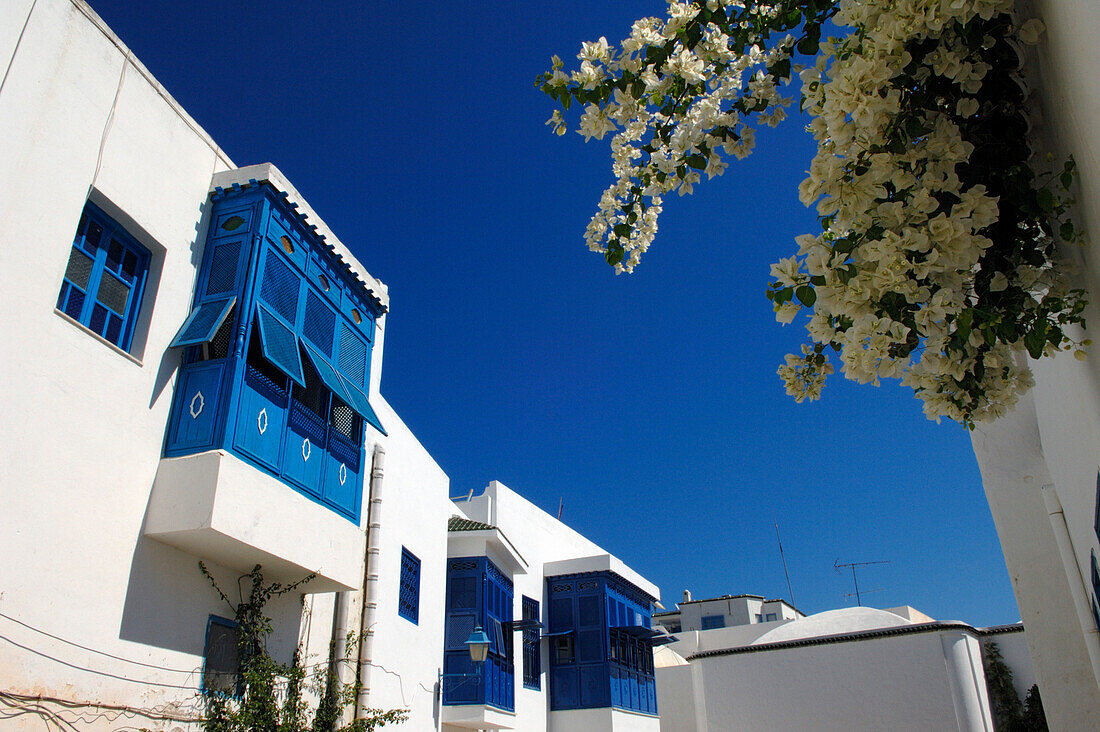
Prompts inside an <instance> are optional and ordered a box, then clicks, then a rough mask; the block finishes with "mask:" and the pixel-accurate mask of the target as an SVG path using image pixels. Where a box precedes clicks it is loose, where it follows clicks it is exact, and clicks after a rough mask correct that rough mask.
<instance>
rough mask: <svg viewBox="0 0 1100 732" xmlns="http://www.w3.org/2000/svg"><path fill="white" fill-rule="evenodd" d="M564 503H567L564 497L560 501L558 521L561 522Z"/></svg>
mask: <svg viewBox="0 0 1100 732" xmlns="http://www.w3.org/2000/svg"><path fill="white" fill-rule="evenodd" d="M564 503H565V498H564V497H562V498H559V499H558V521H561V509H562V508H563V506H564Z"/></svg>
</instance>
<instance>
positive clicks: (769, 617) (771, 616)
mask: <svg viewBox="0 0 1100 732" xmlns="http://www.w3.org/2000/svg"><path fill="white" fill-rule="evenodd" d="M775 619H776V615H775V613H768V614H767V615H765V616H764V620H766V621H767V622H769V623H770V622H772V621H773V620H775Z"/></svg>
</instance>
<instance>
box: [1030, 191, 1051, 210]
mask: <svg viewBox="0 0 1100 732" xmlns="http://www.w3.org/2000/svg"><path fill="white" fill-rule="evenodd" d="M1035 202H1036V203H1038V204H1039V208H1041V209H1043V211H1045V212H1047V213H1050V212H1051V211H1053V210H1054V194H1053V193H1051V192H1050V189H1049V188H1040V189H1039V190H1037V191H1035Z"/></svg>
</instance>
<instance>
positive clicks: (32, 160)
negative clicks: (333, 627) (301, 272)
mask: <svg viewBox="0 0 1100 732" xmlns="http://www.w3.org/2000/svg"><path fill="white" fill-rule="evenodd" d="M30 7H31V4H30V3H22V2H20V3H13V2H5V3H3V4H2V5H0V28H2V29H3V31H2V32H3V36H0V37H2V38H3V41H2V42H3V44H4V45H3V51H4V56H3V58H2V63H3V64H4V65H5V67H6V66H7V64H8V63H9V61H10V63H11V68H10V71H9V73H8V76H7V79H6V81H5V83H4V86H3V89H2V90H0V169H2V170H4V171H5V175H4V176H3V182H2V183H0V186H2V191H0V192H2V195H0V240H3V241H4V246H2V247H0V307H2V308H3V310H4V312H5V313H6V316H5V317H4V318H0V336H2V338H3V340H4V342H5V343H6V344H8V345H7V346H6V347H5V349H4V353H5V356H4V359H3V360H4V363H5V376H4V378H3V379H0V404H3V405H4V415H3V417H2V418H0V438H2V439H0V445H3V447H2V448H0V492H2V500H3V503H4V506H5V514H4V515H5V530H4V531H0V554H2V555H3V556H5V557H7V558H9V561H7V562H5V563H4V566H3V568H2V569H0V588H2V590H0V612H2V613H3V614H4V615H6V616H9V617H10V618H15V619H18V620H20V621H22V622H25V623H27V624H29V625H32V626H33V627H35V628H37V629H39V630H41V631H44V632H45V633H50V634H52V635H54V636H57V637H58V638H62V639H68V640H73V641H76V642H79V643H80V644H82V645H84V646H87V647H88V648H91V649H95V650H97V651H101V652H103V653H109V654H112V655H115V656H119V657H122V658H125V659H131V660H133V661H139V662H141V663H143V664H149V666H154V667H165V669H160V668H150V667H149V666H143V665H138V664H136V663H127V662H123V661H119V660H115V659H113V658H110V657H108V656H105V655H102V653H93V652H91V651H86V650H84V649H80V648H76V647H74V646H71V645H68V644H66V643H64V642H62V641H61V640H57V639H54V638H50V637H48V636H46V635H44V634H42V633H39V632H35V631H33V630H30V629H29V628H26V627H24V626H21V625H17V624H16V623H14V622H13V621H11V620H9V619H7V618H0V627H2V628H3V635H5V636H6V637H8V638H10V639H11V640H12V641H13V642H14V643H18V644H20V645H22V646H25V647H26V649H27V650H25V649H24V648H19V647H17V646H16V645H14V644H13V643H0V678H3V679H4V687H5V688H6V689H7V690H10V691H15V692H20V693H26V694H42V695H45V696H52V697H61V698H64V699H67V700H75V701H90V700H94V701H97V702H100V703H104V704H123V705H130V706H139V707H145V708H151V707H154V706H156V707H160V706H161V705H163V704H165V703H175V702H178V703H179V704H181V705H182V707H183V709H182V711H183V712H184V713H187V712H189V711H190V710H191V709H193V707H194V704H193V702H194V689H195V688H196V687H197V684H198V682H199V678H198V675H197V673H195V671H197V669H199V668H200V667H201V663H202V661H201V654H202V650H203V643H204V639H205V638H204V636H205V627H206V621H207V616H208V615H209V614H211V613H216V614H220V615H223V616H224V615H231V610H229V609H228V608H225V607H223V606H221V604H220V601H219V600H218V598H217V597H216V596H215V595H214V594H213V590H212V589H211V588H210V587H209V585H208V584H207V583H206V580H205V579H204V578H203V577H202V576H201V575H200V574H199V571H198V569H197V566H196V559H195V558H194V557H191V556H189V555H185V554H183V553H181V552H178V551H176V550H174V549H170V548H168V547H166V546H163V545H160V544H157V543H156V542H152V541H149V540H146V539H143V538H142V537H141V529H142V521H143V517H144V513H145V506H146V502H147V500H148V496H149V488H150V486H151V484H152V480H153V476H154V474H155V472H156V468H157V463H158V460H159V458H160V452H161V443H162V440H163V437H164V430H165V425H166V424H167V419H168V409H169V405H170V402H171V398H172V388H173V376H174V371H175V367H176V360H175V359H176V356H175V354H171V353H167V354H166V352H165V349H166V346H167V344H168V341H169V340H170V339H171V338H172V336H173V335H174V333H175V331H176V329H178V328H179V325H180V323H181V322H182V320H183V318H184V317H185V316H186V315H187V312H188V310H189V307H190V301H191V295H192V287H193V285H194V274H195V262H196V261H197V259H198V257H199V256H200V253H199V252H198V247H199V242H200V241H201V238H200V236H201V229H202V228H203V227H204V226H205V221H204V220H203V213H204V212H203V209H202V205H203V202H204V201H205V199H206V188H207V185H208V183H209V180H210V175H211V174H212V173H213V172H214V171H215V170H220V169H225V168H227V167H228V166H230V165H231V162H230V161H229V160H228V158H226V157H225V155H224V154H222V153H220V152H219V151H218V150H217V148H216V147H215V146H214V145H213V143H212V142H211V141H210V140H209V138H207V137H206V136H205V135H203V134H201V133H198V132H196V129H195V128H194V127H193V125H194V123H193V122H192V121H191V120H190V119H189V118H187V117H186V116H185V115H183V114H182V113H181V112H180V111H179V109H178V108H176V107H174V106H173V105H172V104H170V103H169V102H167V101H166V100H165V98H163V97H162V96H161V95H160V93H159V92H160V90H159V88H158V87H157V86H155V85H154V83H152V82H151V81H150V78H149V77H148V75H147V72H145V71H144V69H143V68H142V67H140V66H139V65H137V64H135V63H134V62H132V61H131V62H126V60H125V59H126V50H125V49H124V48H123V47H120V45H119V44H118V42H117V40H116V39H114V38H113V37H112V36H111V35H110V34H108V33H106V32H104V30H102V29H101V28H99V27H97V26H96V25H95V24H94V23H93V22H92V21H91V20H90V19H89V18H88V17H86V16H85V15H84V14H83V13H82V12H81V10H80V9H79V8H78V7H77V6H75V5H73V4H72V3H70V2H62V1H45V0H40V1H39V2H38V3H37V4H35V5H34V12H33V14H31V15H30V17H29V21H28V20H27V12H28V10H29V9H30ZM24 23H26V29H25V31H23V30H22V29H23V26H24ZM13 29H15V30H18V31H22V39H21V40H20V42H19V45H18V49H17V50H15V44H14V40H15V39H14V38H12V37H11V36H12V35H16V34H14V33H13V32H12V31H13ZM13 50H15V53H14V58H13V57H12V52H13ZM116 92H117V94H116ZM112 108H113V111H112ZM101 142H102V143H103V144H102V150H101ZM101 152H102V159H101V160H99V158H100V154H101ZM97 165H98V173H97ZM93 186H94V188H92V187H93ZM90 188H91V189H92V190H91V193H89V190H90ZM89 197H91V198H92V199H93V200H94V201H95V202H97V203H99V204H101V205H102V206H103V207H104V208H105V209H106V210H107V211H108V212H109V213H113V214H115V215H117V216H118V217H119V218H120V220H121V221H122V222H123V223H125V224H126V225H127V228H128V230H129V231H130V232H131V233H132V234H133V235H134V236H135V237H136V238H137V239H138V240H139V241H141V242H142V243H143V244H144V245H145V246H147V247H148V248H149V250H150V251H151V252H152V254H153V260H152V263H151V267H150V273H149V280H148V285H147V290H146V295H145V298H144V305H143V308H142V311H141V316H140V318H139V321H138V324H137V329H136V333H135V337H134V347H133V349H132V353H133V358H131V357H130V356H127V355H124V354H122V353H120V352H119V351H118V350H117V349H114V348H113V347H111V346H108V345H106V344H104V343H103V342H101V341H99V340H97V339H96V338H95V337H93V336H91V335H89V334H88V333H87V332H85V331H83V330H82V329H80V328H79V327H77V326H74V325H73V324H72V323H71V322H69V321H68V320H66V319H64V318H62V317H60V316H59V315H57V314H55V313H54V304H55V302H56V298H57V293H58V291H59V289H60V286H61V280H62V276H63V273H64V271H65V266H66V262H67V260H68V257H69V250H70V248H71V245H72V240H73V234H74V232H75V231H76V224H77V221H78V219H79V217H80V213H81V210H82V208H83V206H84V202H85V200H86V199H87V198H89ZM121 212H125V214H126V215H125V216H123V215H121ZM196 229H200V231H196ZM212 569H213V570H214V571H215V574H216V575H217V576H218V579H219V581H220V582H221V583H222V584H223V587H227V588H230V587H235V584H236V582H235V579H236V577H235V575H233V574H230V573H228V572H225V571H221V570H219V569H218V568H217V567H212ZM296 603H297V601H296V600H294V599H290V598H288V599H286V600H285V601H284V602H281V603H277V604H275V605H274V606H273V607H272V611H273V613H274V615H275V617H276V618H277V619H278V620H279V621H280V623H281V624H282V625H289V626H290V627H291V628H292V630H291V632H290V633H289V634H284V635H283V636H281V637H280V638H277V639H275V648H276V651H277V652H279V653H280V654H281V655H285V653H286V652H287V650H288V648H290V647H292V646H293V642H294V635H295V633H296V630H297V615H298V610H297V608H296V607H295V605H296ZM66 664H69V665H66ZM167 669H171V670H167ZM153 684H165V685H166V686H153ZM177 687H182V688H177ZM168 712H169V713H170V714H172V713H174V712H172V710H171V709H169V710H168ZM21 719H22V720H23V721H25V723H26V724H28V726H29V727H30V728H36V727H35V725H37V726H38V727H40V726H41V723H40V722H38V721H36V720H35V719H34V718H33V717H23V718H21ZM137 719H138V721H139V722H140V724H150V723H151V722H153V721H155V720H150V719H143V718H140V717H139V718H137ZM133 721H134V720H131V722H133Z"/></svg>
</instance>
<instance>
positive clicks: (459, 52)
mask: <svg viewBox="0 0 1100 732" xmlns="http://www.w3.org/2000/svg"><path fill="white" fill-rule="evenodd" d="M91 4H92V7H93V8H94V9H95V10H96V11H97V12H98V13H99V14H100V15H101V16H102V17H103V18H104V19H105V20H106V21H107V23H108V24H109V25H110V26H111V27H112V28H114V30H115V31H116V32H117V33H118V35H119V36H120V37H121V38H122V40H123V41H124V42H125V43H126V44H128V45H129V46H130V47H131V48H132V49H133V50H134V52H135V54H136V55H137V57H138V58H139V59H140V60H141V61H142V62H143V63H144V64H145V65H146V66H147V67H148V68H149V69H150V70H151V71H152V72H153V74H154V75H155V76H156V77H157V78H158V79H159V80H160V81H161V82H162V83H163V84H164V86H165V87H166V88H167V89H168V91H169V92H170V93H171V94H172V95H173V96H174V97H175V98H176V99H177V100H178V101H179V102H180V103H181V104H182V105H183V106H184V108H185V109H187V110H188V111H189V112H190V113H191V115H192V116H193V117H194V118H195V119H196V120H197V121H198V122H199V123H200V124H201V125H202V126H203V127H205V128H206V129H207V130H208V131H209V132H210V134H211V135H212V136H213V137H214V139H215V140H216V141H217V142H218V143H219V144H220V145H221V146H222V148H223V149H225V151H226V152H227V153H228V154H229V155H230V156H231V157H232V158H233V160H234V161H236V162H237V164H239V165H247V164H252V163H259V162H267V161H270V162H273V163H275V164H276V165H277V166H279V168H280V169H282V170H283V172H284V173H286V174H287V176H288V177H289V178H290V180H291V181H292V182H293V183H294V185H295V186H296V187H297V188H298V190H299V191H301V192H302V194H303V195H304V196H305V197H306V199H307V200H308V201H309V202H310V204H311V205H312V207H313V208H314V209H315V210H316V211H317V212H318V214H320V215H321V216H322V217H323V218H324V219H325V221H326V223H328V224H329V226H330V228H331V229H332V230H333V231H334V232H335V233H336V234H337V236H339V237H340V238H341V240H342V241H344V242H345V243H346V244H347V245H348V246H349V247H350V248H351V249H352V251H353V252H354V253H355V254H356V255H357V256H358V258H359V259H360V260H361V261H362V262H363V264H364V265H365V266H366V268H367V269H368V270H369V271H370V272H371V273H372V274H374V275H375V276H376V277H378V278H380V279H381V280H382V281H384V282H386V283H387V284H388V285H389V288H390V296H391V314H390V315H389V316H388V325H387V332H386V349H385V362H384V368H383V377H382V392H383V394H384V395H385V397H386V398H387V400H388V401H389V402H390V403H391V404H392V405H393V406H394V407H395V409H396V410H397V411H398V412H399V413H400V414H401V415H402V417H403V419H404V420H405V421H406V422H407V423H408V425H409V426H410V428H411V429H412V430H413V432H414V433H415V434H416V435H417V437H418V438H419V439H420V441H421V442H422V443H423V444H424V446H425V447H426V448H427V449H428V450H429V452H431V454H432V455H433V456H434V457H435V459H436V460H437V461H438V462H439V464H440V465H441V466H442V467H443V469H444V470H445V471H446V472H447V473H448V474H449V475H450V477H451V493H452V495H459V494H465V493H467V492H468V491H469V490H471V489H476V490H480V489H481V488H482V487H483V486H484V485H485V484H486V483H487V482H488V481H489V480H493V479H497V480H500V481H502V482H504V483H505V484H507V485H508V486H510V487H511V488H513V489H515V490H517V491H519V492H521V493H523V494H524V495H526V496H527V497H528V498H530V499H531V500H532V501H534V502H535V503H536V504H538V505H539V506H541V507H543V508H544V509H546V510H547V511H550V512H555V511H556V510H557V507H558V502H559V500H561V501H562V502H563V504H564V510H563V520H565V521H566V523H568V524H569V525H571V526H573V527H574V528H576V529H577V530H579V531H580V532H582V533H584V534H586V535H587V536H589V537H591V538H592V539H593V540H595V541H596V542H597V543H599V544H601V545H602V546H604V547H605V548H606V549H608V550H609V551H611V552H613V553H615V554H617V555H618V556H620V557H621V558H623V559H624V560H625V561H626V562H627V563H628V564H630V565H631V566H633V567H634V568H636V569H637V570H639V571H640V572H642V574H644V575H645V576H647V577H649V578H650V579H652V580H654V581H655V582H656V583H657V584H658V585H659V586H660V587H661V590H662V594H663V595H664V598H665V605H666V606H668V607H671V606H672V603H673V602H675V601H676V600H678V599H679V597H680V593H681V591H682V590H683V589H685V588H690V589H691V591H692V593H693V595H694V596H695V597H696V598H699V597H709V596H713V595H720V594H724V593H731V594H739V593H752V594H761V595H766V596H768V597H784V598H786V599H788V600H789V599H790V594H789V593H788V589H787V583H786V580H785V579H784V574H783V567H782V564H781V563H780V556H779V551H778V547H777V544H776V536H775V528H774V522H778V523H779V528H780V531H781V532H782V539H783V547H784V549H785V551H786V558H787V564H788V567H789V570H790V577H791V583H792V585H793V591H794V604H795V605H796V606H797V607H798V608H800V609H801V610H803V611H804V612H806V613H813V612H819V611H822V610H828V609H832V608H835V607H841V606H844V605H848V604H854V598H847V597H845V594H846V593H851V592H852V582H851V576H850V574H841V573H838V572H836V571H835V570H834V568H833V565H834V562H835V561H837V560H839V561H840V562H841V563H844V562H863V561H889V562H890V563H889V564H881V565H875V566H872V567H867V568H866V569H865V570H864V571H863V572H862V573H861V575H860V587H861V589H866V590H876V589H880V588H881V591H879V592H874V593H873V594H868V595H866V596H865V598H864V604H870V605H874V606H877V607H890V606H895V605H903V604H909V605H913V606H914V607H917V608H918V609H920V610H922V611H924V612H926V613H928V614H930V615H932V616H933V617H935V618H938V619H945V620H946V619H959V620H964V621H967V622H970V623H973V624H975V625H990V624H996V623H1007V622H1015V621H1016V620H1018V619H1019V613H1018V611H1017V609H1016V604H1015V601H1014V599H1013V597H1012V592H1011V587H1010V585H1009V581H1008V575H1007V572H1006V570H1005V567H1004V561H1003V558H1002V556H1001V553H1000V546H999V544H998V543H997V538H996V534H995V531H994V527H993V522H992V519H991V517H990V514H989V509H988V507H987V505H986V503H985V498H984V495H983V493H982V488H981V479H980V475H979V473H978V469H977V465H976V463H975V460H974V456H973V453H972V452H971V450H970V443H969V438H968V435H967V433H966V431H965V430H963V429H962V428H961V427H959V426H958V425H955V424H952V423H948V422H944V423H942V424H940V425H936V424H934V423H932V422H929V421H927V420H926V419H925V418H924V417H923V415H922V413H921V409H920V403H919V402H918V401H917V400H915V399H914V398H913V397H912V394H911V392H909V391H907V390H904V389H902V388H900V387H897V386H896V385H894V384H887V385H884V386H883V387H881V388H877V389H876V388H873V387H869V386H859V385H855V384H851V383H848V382H845V381H844V380H843V379H841V378H839V377H837V378H834V379H833V380H832V382H831V383H829V384H828V385H827V386H826V389H825V393H824V397H823V399H822V401H820V402H817V403H813V404H801V405H799V404H795V403H794V402H793V401H792V400H790V399H789V398H788V397H786V396H785V394H784V392H783V387H782V384H781V383H780V381H779V379H778V377H777V376H776V374H775V370H776V368H777V367H778V366H779V364H780V363H781V362H782V359H783V356H784V354H786V353H788V352H790V351H794V350H796V349H797V348H798V347H799V345H800V343H801V341H802V335H803V333H802V329H801V326H800V325H799V324H798V323H797V322H796V324H794V325H791V326H787V327H785V328H784V327H782V326H780V325H778V324H777V323H776V322H775V320H774V317H773V315H772V312H771V306H770V303H769V302H768V301H767V299H766V298H765V297H764V289H765V286H766V284H767V281H768V267H769V264H770V263H772V262H774V261H776V260H777V259H778V258H780V257H783V256H789V255H790V254H791V253H792V252H793V251H794V249H795V244H794V237H795V236H796V235H798V234H801V233H806V232H810V231H813V229H814V226H815V220H814V216H813V213H812V211H810V210H807V209H806V208H804V207H803V206H802V205H801V204H800V203H799V202H798V195H797V186H798V183H799V182H800V181H801V179H802V177H803V176H804V173H803V171H804V170H805V169H806V168H807V167H808V165H809V160H810V157H811V156H812V154H813V149H814V147H813V141H812V140H811V139H810V138H809V137H808V136H807V135H806V134H805V133H804V132H803V131H802V129H801V126H800V124H799V123H798V121H797V120H792V121H789V122H788V123H787V124H785V125H782V126H781V127H780V128H779V129H777V130H764V131H762V132H761V133H760V134H759V135H758V138H757V152H756V153H754V154H753V155H752V156H750V157H749V158H748V159H747V160H745V161H743V162H740V163H738V162H733V163H732V164H731V166H730V168H729V170H728V171H727V173H726V175H725V176H724V177H723V178H721V179H717V180H715V181H711V182H709V183H707V184H705V185H701V186H698V187H697V188H696V194H695V195H693V196H687V197H684V198H679V197H675V196H674V197H672V198H669V199H666V202H665V203H666V205H665V212H664V214H663V215H662V220H661V230H660V232H659V234H658V238H657V241H656V242H655V244H654V245H653V247H652V248H651V249H650V251H649V252H648V254H647V255H646V256H645V257H644V258H643V260H642V264H641V265H640V266H639V268H638V269H637V270H636V271H635V273H634V274H633V275H622V276H618V277H616V276H615V275H614V274H613V273H612V271H611V270H610V268H608V267H607V266H606V265H605V264H604V263H603V261H602V259H601V258H600V257H599V256H598V255H595V254H592V253H590V252H588V251H587V249H586V248H585V246H584V243H583V238H582V234H583V231H584V227H585V225H586V224H587V222H588V219H589V217H590V216H591V214H592V212H593V211H594V210H595V205H596V202H597V200H598V197H599V194H600V193H601V192H602V190H603V189H604V188H605V187H606V186H607V185H608V184H609V183H610V181H611V173H610V157H609V153H608V150H607V146H606V143H598V142H595V141H594V142H591V143H588V144H585V143H584V142H583V138H581V137H580V136H579V135H576V134H574V133H572V132H571V133H569V134H568V135H566V136H565V137H563V138H559V137H555V136H552V135H551V134H549V132H548V129H549V128H547V127H545V126H544V124H543V123H544V122H545V120H546V119H547V118H548V117H549V116H550V113H551V111H552V110H553V107H552V105H551V102H550V100H549V99H547V98H545V97H543V96H542V95H541V94H539V93H538V91H537V90H536V89H534V88H533V81H534V78H535V76H536V75H537V74H538V73H540V72H541V71H543V70H545V69H546V68H547V67H548V66H549V59H550V56H551V55H552V54H555V53H557V54H559V55H560V56H562V58H564V59H566V60H567V62H568V61H569V60H570V59H572V58H573V57H574V56H575V54H576V53H577V50H578V49H579V47H580V43H581V41H585V40H594V39H596V38H598V37H599V36H601V35H605V36H607V38H608V40H609V41H612V42H614V41H618V40H620V39H621V38H622V37H623V36H625V35H626V34H627V33H628V32H629V28H630V23H631V22H632V20H633V19H635V18H636V17H640V16H642V15H653V14H660V13H662V12H663V9H664V7H665V3H664V2H663V1H662V0H638V1H637V2H632V3H622V2H615V3H592V2H574V1H573V0H554V2H543V1H542V0H537V1H536V0H531V1H529V2H508V3H505V2H484V3H461V4H460V3H419V4H416V5H413V4H411V3H404V2H400V3H399V2H390V1H388V0H387V1H383V2H374V3H362V2H355V3H351V2H348V3H344V2H322V3H300V2H294V3H291V2H282V1H280V2H267V3H262V4H261V3H226V2H217V3H215V2H207V1H206V0H193V1H192V2H187V3H180V2H163V1H162V0H150V1H149V2H143V3H134V2H132V1H131V0H125V1H122V0H91Z"/></svg>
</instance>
